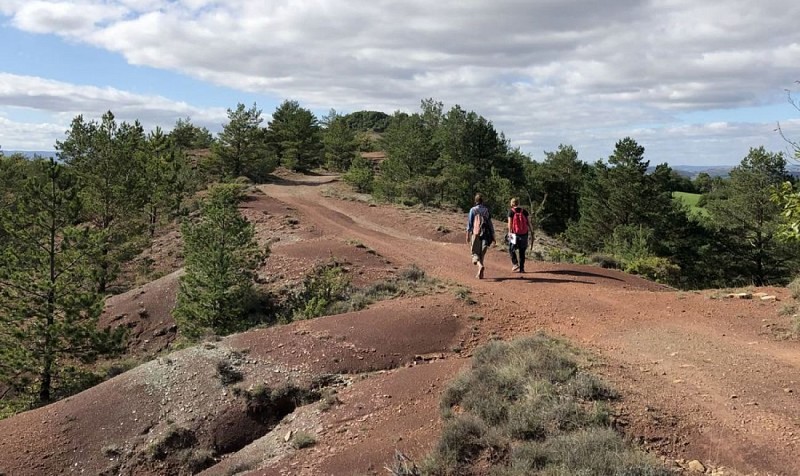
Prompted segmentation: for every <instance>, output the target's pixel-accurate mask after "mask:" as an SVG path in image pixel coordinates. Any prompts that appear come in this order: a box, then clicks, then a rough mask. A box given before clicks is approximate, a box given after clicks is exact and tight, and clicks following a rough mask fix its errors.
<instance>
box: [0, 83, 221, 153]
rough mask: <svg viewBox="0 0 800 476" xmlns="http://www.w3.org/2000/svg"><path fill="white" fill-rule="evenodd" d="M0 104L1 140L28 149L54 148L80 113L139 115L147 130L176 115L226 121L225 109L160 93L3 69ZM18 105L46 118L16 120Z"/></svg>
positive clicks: (214, 124)
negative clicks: (135, 92)
mask: <svg viewBox="0 0 800 476" xmlns="http://www.w3.org/2000/svg"><path fill="white" fill-rule="evenodd" d="M0 105H2V106H3V107H2V109H0V112H2V113H4V114H3V115H2V116H0V119H3V123H2V127H0V144H6V145H9V144H13V146H14V148H17V149H23V150H24V149H28V148H32V149H40V150H41V149H44V150H47V149H50V148H52V145H53V144H54V143H55V141H56V140H57V139H61V138H63V134H64V131H65V130H66V129H67V126H68V125H69V122H70V120H71V119H72V118H73V117H74V116H76V115H78V114H83V115H84V117H86V118H87V119H96V118H99V117H100V116H102V114H103V113H105V112H106V111H108V110H111V111H112V112H113V113H114V115H115V116H116V118H117V119H118V120H119V121H134V120H137V119H138V120H140V121H141V122H142V124H143V125H144V126H145V127H146V128H148V129H149V128H153V127H155V126H160V127H162V128H164V129H169V128H171V127H172V126H173V125H174V124H175V121H176V120H177V118H185V117H191V119H192V122H193V123H195V124H197V125H201V126H205V127H208V128H209V129H212V130H213V129H218V128H219V126H220V124H222V123H224V122H225V121H226V120H227V114H226V110H225V109H223V108H212V109H202V108H197V107H194V106H191V105H189V104H187V103H185V102H178V101H172V100H170V99H167V98H164V97H161V96H150V95H140V94H134V93H130V92H127V91H122V90H119V89H115V88H111V87H104V88H99V87H95V86H83V85H75V84H69V83H64V82H61V81H52V80H48V79H43V78H38V77H32V76H21V75H14V74H8V73H0ZM15 109H16V110H32V111H38V112H39V113H43V114H44V115H45V117H46V119H45V121H44V122H42V123H30V122H20V121H15V120H14V119H13V116H14V114H13V111H14V110H15ZM3 116H4V117H3Z"/></svg>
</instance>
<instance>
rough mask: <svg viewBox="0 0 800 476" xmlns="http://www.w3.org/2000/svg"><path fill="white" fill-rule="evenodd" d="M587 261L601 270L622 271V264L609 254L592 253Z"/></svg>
mask: <svg viewBox="0 0 800 476" xmlns="http://www.w3.org/2000/svg"><path fill="white" fill-rule="evenodd" d="M589 261H591V262H592V264H595V265H597V266H600V267H601V268H606V269H622V263H620V261H619V260H618V259H617V258H616V257H614V256H612V255H610V254H605V253H594V254H592V255H591V256H589Z"/></svg>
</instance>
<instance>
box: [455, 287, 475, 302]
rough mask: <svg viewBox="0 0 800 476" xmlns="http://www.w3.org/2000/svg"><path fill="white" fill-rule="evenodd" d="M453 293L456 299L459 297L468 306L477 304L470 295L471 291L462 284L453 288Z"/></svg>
mask: <svg viewBox="0 0 800 476" xmlns="http://www.w3.org/2000/svg"><path fill="white" fill-rule="evenodd" d="M453 293H454V294H455V295H456V299H460V300H462V301H464V302H465V303H466V304H469V305H470V306H472V305H475V304H478V301H476V300H475V299H473V297H472V291H470V290H469V289H467V288H465V287H463V286H458V287H457V288H455V290H454V291H453Z"/></svg>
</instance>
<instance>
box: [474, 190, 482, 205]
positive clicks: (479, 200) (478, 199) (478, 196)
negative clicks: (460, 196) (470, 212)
mask: <svg viewBox="0 0 800 476" xmlns="http://www.w3.org/2000/svg"><path fill="white" fill-rule="evenodd" d="M481 203H483V195H481V194H480V193H476V194H475V205H479V204H481Z"/></svg>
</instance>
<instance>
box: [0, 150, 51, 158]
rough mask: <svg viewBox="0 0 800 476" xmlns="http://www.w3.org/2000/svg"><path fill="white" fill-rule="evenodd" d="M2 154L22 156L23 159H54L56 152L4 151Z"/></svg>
mask: <svg viewBox="0 0 800 476" xmlns="http://www.w3.org/2000/svg"><path fill="white" fill-rule="evenodd" d="M3 154H5V155H12V154H22V155H24V156H25V157H27V158H29V159H32V158H34V157H35V156H39V157H45V158H48V159H49V158H50V157H53V158H55V157H56V151H54V150H4V151H3Z"/></svg>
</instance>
